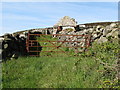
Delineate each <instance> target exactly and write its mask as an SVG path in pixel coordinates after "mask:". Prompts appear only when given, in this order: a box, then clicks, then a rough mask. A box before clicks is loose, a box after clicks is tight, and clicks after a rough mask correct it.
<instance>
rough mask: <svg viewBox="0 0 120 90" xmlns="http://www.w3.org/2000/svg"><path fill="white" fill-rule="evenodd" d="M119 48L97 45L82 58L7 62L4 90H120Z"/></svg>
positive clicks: (26, 59)
mask: <svg viewBox="0 0 120 90" xmlns="http://www.w3.org/2000/svg"><path fill="white" fill-rule="evenodd" d="M119 52H120V48H119V44H118V43H117V42H116V43H115V42H114V43H113V42H107V43H103V44H96V43H93V45H92V47H90V48H88V50H87V51H86V52H85V53H81V54H80V56H78V57H73V56H72V57H70V56H64V55H62V57H61V56H57V57H42V56H41V57H20V58H19V59H17V60H10V61H7V62H6V63H5V62H3V72H2V73H3V88H120V86H119V84H120V83H119V82H118V78H117V71H118V70H117V67H118V65H117V61H118V53H119Z"/></svg>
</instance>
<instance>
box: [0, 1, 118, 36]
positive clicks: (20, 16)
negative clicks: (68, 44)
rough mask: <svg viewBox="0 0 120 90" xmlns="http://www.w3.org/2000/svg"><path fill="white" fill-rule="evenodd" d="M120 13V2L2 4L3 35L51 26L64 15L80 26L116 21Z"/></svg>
mask: <svg viewBox="0 0 120 90" xmlns="http://www.w3.org/2000/svg"><path fill="white" fill-rule="evenodd" d="M81 12H82V13H81ZM117 13H118V3H117V2H3V3H2V16H3V17H2V24H3V26H2V27H1V30H2V32H0V35H1V34H2V35H3V34H5V33H13V32H18V31H23V30H29V29H34V28H46V27H52V26H53V25H54V24H56V23H57V22H58V21H59V20H60V19H61V18H62V17H64V16H69V17H71V18H74V19H75V20H76V21H77V22H78V23H77V24H84V23H95V22H115V21H118V14H117Z"/></svg>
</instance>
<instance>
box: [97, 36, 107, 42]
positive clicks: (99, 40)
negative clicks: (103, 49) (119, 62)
mask: <svg viewBox="0 0 120 90" xmlns="http://www.w3.org/2000/svg"><path fill="white" fill-rule="evenodd" d="M96 41H97V43H104V42H107V41H108V39H107V38H106V37H103V36H101V37H100V38H99V39H98V40H96Z"/></svg>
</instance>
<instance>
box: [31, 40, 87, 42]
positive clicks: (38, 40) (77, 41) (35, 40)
mask: <svg viewBox="0 0 120 90" xmlns="http://www.w3.org/2000/svg"><path fill="white" fill-rule="evenodd" d="M29 41H33V42H39V41H40V40H29ZM40 42H85V41H48V40H46V41H40Z"/></svg>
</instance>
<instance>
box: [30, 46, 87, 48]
mask: <svg viewBox="0 0 120 90" xmlns="http://www.w3.org/2000/svg"><path fill="white" fill-rule="evenodd" d="M29 47H60V46H29ZM62 47H69V48H75V47H79V48H84V47H81V46H72V47H70V46H62ZM85 47H86V46H85Z"/></svg>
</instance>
